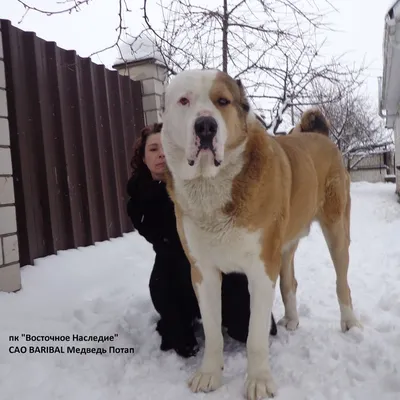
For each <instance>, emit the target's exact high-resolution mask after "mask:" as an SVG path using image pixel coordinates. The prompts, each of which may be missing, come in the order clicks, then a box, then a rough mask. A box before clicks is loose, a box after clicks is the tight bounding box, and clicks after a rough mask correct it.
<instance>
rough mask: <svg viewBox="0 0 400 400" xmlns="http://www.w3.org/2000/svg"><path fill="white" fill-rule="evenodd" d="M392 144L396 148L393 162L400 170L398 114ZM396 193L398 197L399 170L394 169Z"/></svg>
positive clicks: (399, 122)
mask: <svg viewBox="0 0 400 400" xmlns="http://www.w3.org/2000/svg"><path fill="white" fill-rule="evenodd" d="M394 143H395V146H396V150H395V158H396V160H395V162H396V167H399V168H400V113H399V114H397V118H396V122H395V126H394ZM396 191H397V194H398V195H399V196H400V170H399V169H397V168H396Z"/></svg>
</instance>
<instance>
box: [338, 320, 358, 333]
mask: <svg viewBox="0 0 400 400" xmlns="http://www.w3.org/2000/svg"><path fill="white" fill-rule="evenodd" d="M340 327H341V328H342V332H347V331H349V330H350V329H351V328H359V329H363V325H362V323H361V322H360V321H359V320H358V319H357V318H351V319H347V320H343V319H342V320H341V321H340Z"/></svg>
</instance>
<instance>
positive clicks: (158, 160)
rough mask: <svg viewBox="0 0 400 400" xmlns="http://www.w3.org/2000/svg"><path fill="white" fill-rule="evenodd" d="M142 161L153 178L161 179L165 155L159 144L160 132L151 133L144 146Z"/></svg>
mask: <svg viewBox="0 0 400 400" xmlns="http://www.w3.org/2000/svg"><path fill="white" fill-rule="evenodd" d="M143 161H144V163H145V164H146V165H147V168H148V169H149V170H150V172H151V175H152V177H153V179H162V178H163V177H164V171H165V166H166V164H165V156H164V152H163V149H162V145H161V133H153V134H151V135H150V136H149V137H148V138H147V141H146V146H145V148H144V159H143Z"/></svg>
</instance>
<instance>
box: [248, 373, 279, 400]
mask: <svg viewBox="0 0 400 400" xmlns="http://www.w3.org/2000/svg"><path fill="white" fill-rule="evenodd" d="M276 393H277V387H276V384H275V382H274V379H273V378H272V375H271V374H270V373H265V374H263V375H260V376H249V377H248V378H247V379H246V400H261V399H267V398H272V397H275V395H276Z"/></svg>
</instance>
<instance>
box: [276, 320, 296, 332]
mask: <svg viewBox="0 0 400 400" xmlns="http://www.w3.org/2000/svg"><path fill="white" fill-rule="evenodd" d="M278 325H281V326H284V327H285V328H286V329H287V330H288V331H295V330H296V329H297V328H298V326H299V319H298V318H288V317H283V318H281V319H280V320H279V321H278Z"/></svg>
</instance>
